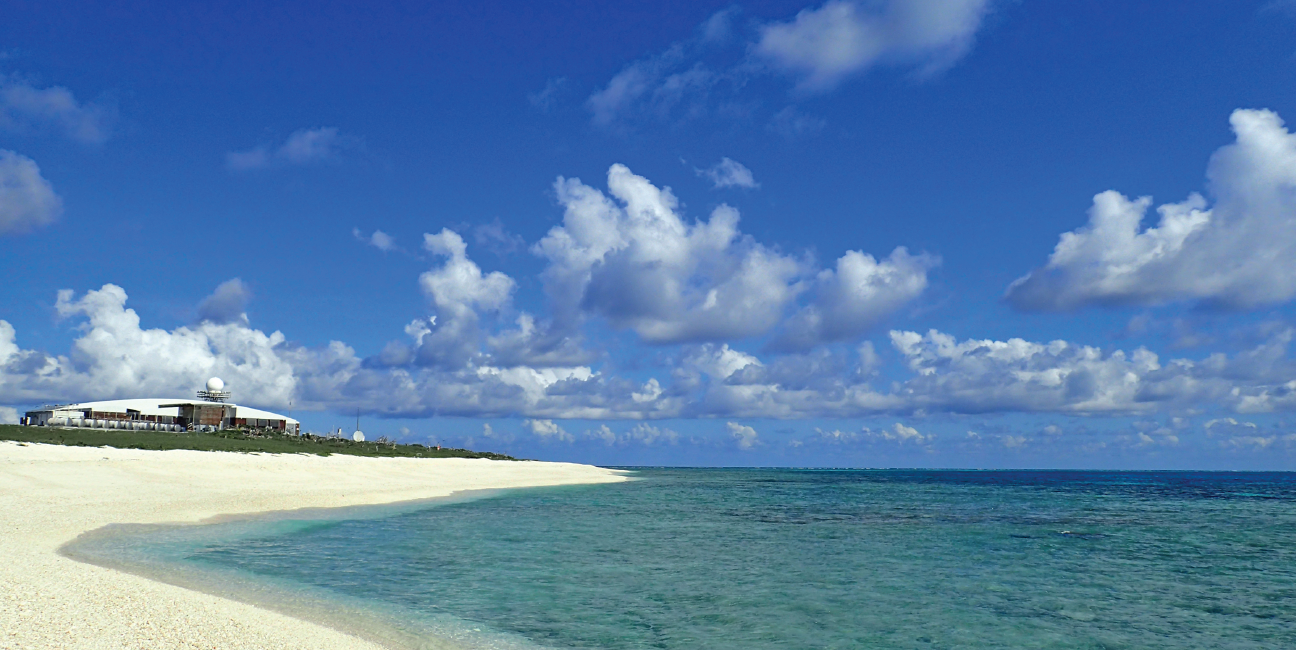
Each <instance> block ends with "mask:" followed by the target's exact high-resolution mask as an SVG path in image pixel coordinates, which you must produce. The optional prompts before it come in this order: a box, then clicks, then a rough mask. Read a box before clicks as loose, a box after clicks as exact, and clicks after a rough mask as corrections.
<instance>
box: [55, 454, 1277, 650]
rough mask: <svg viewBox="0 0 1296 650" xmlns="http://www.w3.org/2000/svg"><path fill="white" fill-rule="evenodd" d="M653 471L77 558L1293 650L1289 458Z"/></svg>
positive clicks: (672, 611)
mask: <svg viewBox="0 0 1296 650" xmlns="http://www.w3.org/2000/svg"><path fill="white" fill-rule="evenodd" d="M637 475H638V477H639V479H640V480H637V481H633V482H630V483H624V484H613V485H599V486H578V487H565V488H542V489H529V490H517V491H508V492H502V493H493V494H486V495H473V496H472V497H471V498H467V499H459V500H454V501H448V502H437V503H435V504H432V503H429V504H404V505H402V506H398V507H394V508H393V507H388V508H376V509H374V508H371V509H361V510H356V511H352V512H345V513H329V514H328V515H324V514H311V513H305V514H301V513H299V514H298V515H296V516H295V518H282V517H279V518H269V519H259V520H244V521H235V522H228V523H224V524H218V525H213V526H204V527H192V526H190V527H178V528H171V529H166V528H152V529H148V530H143V529H138V530H119V531H117V534H115V535H106V536H102V537H101V538H99V539H98V541H95V540H94V539H88V540H85V541H84V542H83V543H82V545H81V551H80V552H82V553H83V555H85V556H86V557H89V558H90V559H93V560H95V561H97V562H98V563H106V564H112V563H114V562H116V563H117V565H118V566H122V567H124V568H127V569H129V570H135V571H137V572H142V573H147V574H151V575H153V576H155V577H163V578H164V579H168V580H169V581H174V582H181V583H184V584H189V585H190V586H197V587H199V588H203V589H204V590H208V591H214V592H217V593H222V594H224V595H228V596H233V597H237V598H241V599H244V600H252V601H255V602H261V603H265V604H277V606H276V609H282V610H285V611H288V612H289V613H295V614H297V615H300V616H305V617H308V618H314V619H316V620H325V621H328V622H331V623H333V624H335V625H339V626H341V627H343V628H345V629H352V630H355V631H357V632H359V633H362V634H365V635H366V636H370V637H372V638H379V639H383V640H386V641H388V642H390V643H395V644H400V645H411V646H427V647H439V646H444V645H455V646H459V647H519V648H525V647H536V646H542V647H553V648H607V649H612V650H618V649H630V648H636V649H637V648H714V649H720V650H727V649H730V648H732V649H735V650H737V649H740V648H741V649H762V648H771V649H773V648H861V647H868V648H986V647H1014V648H1187V647H1192V648H1285V647H1296V607H1293V605H1292V603H1296V474H1291V473H1201V472H1147V473H1137V472H1011V471H993V472H990V471H987V472H975V471H853V470H842V471H827V470H719V469H643V470H639V471H638V472H637ZM362 515H363V516H364V517H365V518H354V517H358V516H362ZM145 541H146V542H147V543H142V542H145ZM74 555H75V553H74ZM91 556H93V557H91ZM284 601H291V604H287V605H285V603H284Z"/></svg>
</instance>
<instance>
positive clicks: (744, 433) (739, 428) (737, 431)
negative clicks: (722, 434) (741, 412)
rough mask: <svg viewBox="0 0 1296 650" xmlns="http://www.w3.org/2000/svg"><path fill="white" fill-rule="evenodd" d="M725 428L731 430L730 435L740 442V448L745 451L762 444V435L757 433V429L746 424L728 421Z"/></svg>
mask: <svg viewBox="0 0 1296 650" xmlns="http://www.w3.org/2000/svg"><path fill="white" fill-rule="evenodd" d="M725 428H726V429H728V430H729V437H730V438H733V439H734V441H735V442H736V443H737V444H738V448H739V449H741V450H743V451H750V450H751V449H754V448H755V447H756V446H757V445H759V444H761V441H760V435H759V434H757V433H756V430H755V429H753V428H751V427H749V426H747V425H745V424H738V423H737V422H728V423H726V424H725Z"/></svg>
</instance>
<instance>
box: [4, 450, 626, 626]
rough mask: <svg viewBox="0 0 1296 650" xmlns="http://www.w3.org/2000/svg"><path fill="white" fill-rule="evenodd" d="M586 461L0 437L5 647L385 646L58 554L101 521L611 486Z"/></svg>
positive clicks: (608, 477) (202, 517) (191, 518)
mask: <svg viewBox="0 0 1296 650" xmlns="http://www.w3.org/2000/svg"><path fill="white" fill-rule="evenodd" d="M621 480H625V476H624V474H623V473H621V472H617V471H615V470H608V469H603V468H598V467H592V466H588V465H577V464H571V463H549V462H534V461H491V460H481V459H462V458H439V459H427V458H367V457H359V456H344V455H333V456H313V455H305V454H241V453H229V452H207V451H187V450H173V451H147V450H130V449H114V448H102V447H98V448H95V447H63V446H58V445H42V444H22V443H14V442H7V441H6V442H0V557H3V558H4V561H2V562H0V649H8V648H29V647H30V648H87V649H89V648H95V649H100V648H102V649H115V648H142V647H143V648H271V647H273V648H356V649H361V648H363V649H376V648H380V647H381V646H379V645H377V644H375V643H372V642H370V641H366V640H364V639H361V638H359V637H357V636H353V635H351V634H347V633H345V632H342V631H339V630H335V629H332V628H329V627H326V626H323V625H319V624H317V623H312V622H309V621H305V620H300V619H297V618H293V617H290V616H287V615H284V614H281V613H277V612H273V611H268V610H266V609H262V608H259V607H256V606H253V605H249V604H246V603H242V602H237V601H233V600H228V599H225V598H220V597H217V596H213V595H209V594H205V593H200V592H197V591H192V590H189V589H185V588H182V587H178V586H174V585H170V584H165V583H161V582H156V581H153V580H149V579H147V578H144V577H140V576H137V575H133V574H128V573H123V572H120V571H115V570H112V569H108V568H103V567H99V566H94V565H89V564H84V563H81V562H77V561H75V560H72V559H70V558H67V557H64V556H63V555H60V554H59V552H58V550H59V548H60V547H62V546H63V545H64V544H67V543H68V542H70V541H72V540H74V539H76V538H77V537H78V536H80V535H82V534H84V533H87V532H90V531H93V530H96V529H98V528H101V527H103V526H106V525H109V524H124V523H132V524H151V523H199V522H203V521H206V520H210V519H213V518H216V517H227V516H239V515H251V514H258V513H265V512H274V511H282V510H297V509H303V508H340V507H348V506H364V505H379V504H387V503H396V502H401V501H413V500H419V499H431V498H436V497H444V496H448V495H450V494H452V493H455V492H461V491H464V490H487V489H505V488H521V487H541V486H554V485H572V484H590V483H606V482H616V481H621Z"/></svg>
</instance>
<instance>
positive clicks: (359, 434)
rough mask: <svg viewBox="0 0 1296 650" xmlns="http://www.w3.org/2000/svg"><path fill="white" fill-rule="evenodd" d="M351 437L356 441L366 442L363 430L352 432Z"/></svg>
mask: <svg viewBox="0 0 1296 650" xmlns="http://www.w3.org/2000/svg"><path fill="white" fill-rule="evenodd" d="M351 439H352V440H354V441H356V442H364V432H363V431H357V432H355V433H353V434H351Z"/></svg>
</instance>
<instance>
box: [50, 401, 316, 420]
mask: <svg viewBox="0 0 1296 650" xmlns="http://www.w3.org/2000/svg"><path fill="white" fill-rule="evenodd" d="M163 404H166V405H167V406H165V407H164V406H162V405H163ZM179 404H201V405H207V406H232V407H234V408H235V409H237V410H236V411H235V416H234V417H238V418H252V419H257V420H285V421H287V423H288V424H300V422H298V421H297V420H294V419H292V418H290V417H288V416H286V415H280V414H278V413H272V412H270V411H263V410H261V409H254V408H252V407H250V406H240V405H238V404H230V403H228V402H207V401H204V400H200V399H192V398H178V399H159V398H151V397H150V398H141V399H110V400H103V401H98V402H78V403H76V404H60V405H58V406H52V407H49V406H47V407H44V408H41V409H37V410H40V411H81V410H85V409H90V410H92V411H100V412H103V413H125V412H126V411H127V410H128V409H129V410H132V411H139V412H140V414H141V415H170V416H173V417H174V416H178V415H179V414H180V409H179V408H177V405H179Z"/></svg>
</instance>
